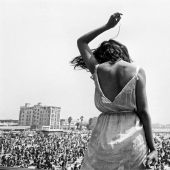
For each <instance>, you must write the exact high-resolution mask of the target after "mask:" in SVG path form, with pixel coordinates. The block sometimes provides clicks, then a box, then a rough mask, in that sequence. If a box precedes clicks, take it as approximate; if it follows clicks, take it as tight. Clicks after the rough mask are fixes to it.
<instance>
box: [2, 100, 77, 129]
mask: <svg viewBox="0 0 170 170" xmlns="http://www.w3.org/2000/svg"><path fill="white" fill-rule="evenodd" d="M60 114H61V107H55V106H43V105H42V103H38V104H37V105H34V106H31V105H30V103H25V106H21V107H20V111H19V120H1V121H0V126H16V125H18V126H30V127H31V128H33V129H38V130H56V129H64V130H66V129H76V127H77V125H76V124H77V123H78V122H79V124H80V121H79V120H78V119H77V120H71V122H70V123H69V122H68V119H61V118H60Z"/></svg>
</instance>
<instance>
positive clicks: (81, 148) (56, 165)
mask: <svg viewBox="0 0 170 170" xmlns="http://www.w3.org/2000/svg"><path fill="white" fill-rule="evenodd" d="M89 138H90V137H89V134H86V135H82V134H74V133H69V134H64V135H62V136H60V137H59V136H56V135H52V136H49V135H43V134H35V135H33V136H32V137H30V136H26V135H24V134H23V133H22V134H19V135H16V136H13V137H12V138H11V135H5V136H4V137H3V138H2V139H1V146H0V151H1V153H0V155H1V162H0V164H1V166H6V167H22V168H33V169H34V168H37V169H49V170H52V169H54V170H57V169H61V170H66V169H68V170H69V169H70V170H78V169H80V167H81V163H82V160H83V157H84V152H85V150H86V148H87V143H88V140H89Z"/></svg>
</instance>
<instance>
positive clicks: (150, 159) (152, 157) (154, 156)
mask: <svg viewBox="0 0 170 170" xmlns="http://www.w3.org/2000/svg"><path fill="white" fill-rule="evenodd" d="M145 161H146V162H145V167H146V168H148V169H152V168H151V166H150V165H151V164H152V165H154V164H155V163H156V162H157V161H158V153H157V151H156V150H153V151H152V152H150V153H149V154H148V156H147V157H146V160H145Z"/></svg>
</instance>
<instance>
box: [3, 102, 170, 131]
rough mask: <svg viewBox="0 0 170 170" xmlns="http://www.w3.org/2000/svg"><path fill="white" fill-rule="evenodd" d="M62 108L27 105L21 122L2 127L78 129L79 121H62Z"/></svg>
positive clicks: (39, 104) (20, 117)
mask: <svg viewBox="0 0 170 170" xmlns="http://www.w3.org/2000/svg"><path fill="white" fill-rule="evenodd" d="M60 114H61V107H55V106H43V105H42V103H38V104H37V105H34V106H31V105H30V104H29V103H25V106H21V107H20V112H19V120H8V123H7V122H5V120H1V121H0V126H4V125H8V126H14V125H19V126H30V127H31V128H33V129H38V130H56V129H64V130H66V129H76V128H77V123H79V124H81V123H80V121H79V120H72V121H71V122H70V123H69V122H68V119H60ZM96 120H97V117H95V118H93V120H92V123H91V125H93V124H95V123H96ZM152 128H153V129H170V124H169V125H162V124H152Z"/></svg>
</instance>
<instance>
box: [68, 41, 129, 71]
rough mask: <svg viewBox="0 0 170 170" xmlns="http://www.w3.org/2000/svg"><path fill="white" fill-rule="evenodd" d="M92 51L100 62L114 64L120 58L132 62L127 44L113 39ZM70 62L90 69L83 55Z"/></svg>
mask: <svg viewBox="0 0 170 170" xmlns="http://www.w3.org/2000/svg"><path fill="white" fill-rule="evenodd" d="M91 51H92V53H93V55H94V57H95V58H96V60H97V61H98V63H99V64H102V63H105V62H109V63H110V64H111V65H113V64H114V63H115V62H116V61H117V60H119V59H122V60H124V61H126V62H129V63H131V62H132V60H131V58H130V56H129V53H128V50H127V48H126V46H125V45H123V44H121V43H119V42H118V41H115V40H113V39H110V40H108V41H104V42H102V43H101V44H100V45H99V47H98V48H96V49H92V50H91ZM70 63H71V64H72V65H73V66H74V69H76V68H78V67H79V68H81V69H85V70H87V71H89V70H88V68H87V66H86V64H85V62H84V60H83V58H82V56H78V57H75V58H74V59H73V60H72V61H71V62H70Z"/></svg>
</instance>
